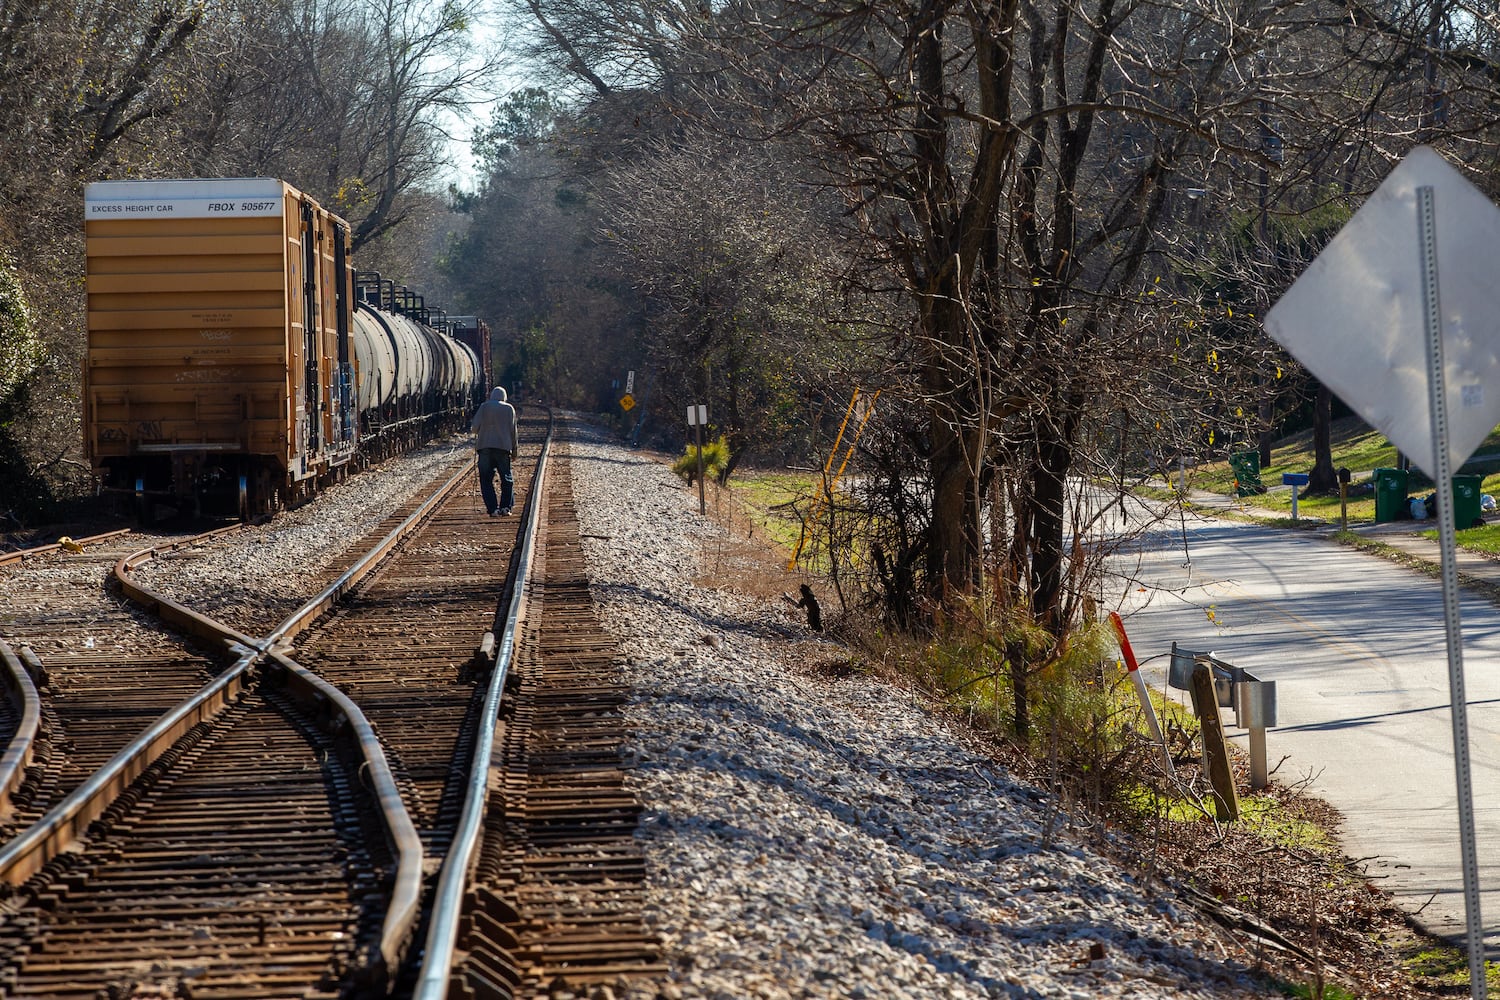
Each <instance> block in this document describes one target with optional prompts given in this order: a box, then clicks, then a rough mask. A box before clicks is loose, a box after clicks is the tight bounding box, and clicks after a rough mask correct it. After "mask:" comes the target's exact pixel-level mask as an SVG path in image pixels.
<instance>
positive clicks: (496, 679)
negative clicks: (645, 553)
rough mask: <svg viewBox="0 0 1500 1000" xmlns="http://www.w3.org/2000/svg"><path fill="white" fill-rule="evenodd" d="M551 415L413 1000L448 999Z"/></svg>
mask: <svg viewBox="0 0 1500 1000" xmlns="http://www.w3.org/2000/svg"><path fill="white" fill-rule="evenodd" d="M555 421H556V418H555V415H554V414H553V412H552V411H551V410H550V409H549V410H548V411H547V435H546V437H545V438H544V439H543V441H542V447H541V449H540V450H539V452H538V453H537V460H536V467H535V469H533V471H532V476H531V488H530V491H529V494H528V495H527V497H526V507H525V514H524V516H523V525H524V526H523V528H522V535H521V538H520V539H519V540H518V541H519V544H518V545H517V546H516V549H517V558H516V568H515V573H514V574H513V577H512V579H513V583H512V585H511V587H512V589H511V596H510V604H509V606H508V608H507V609H506V614H505V623H504V626H503V628H502V629H501V632H500V639H499V648H498V650H497V649H496V640H495V634H494V630H493V629H491V630H490V631H488V632H486V633H485V635H484V639H483V641H482V642H481V645H480V655H481V656H484V657H485V658H486V659H487V658H488V657H489V656H490V655H491V654H493V655H494V665H493V667H492V668H491V671H490V683H489V687H488V688H487V689H486V691H485V695H484V709H483V712H482V713H481V715H480V730H479V733H478V734H477V736H476V739H475V741H474V755H473V757H472V761H473V764H472V766H471V767H470V769H469V780H468V784H467V786H466V788H465V792H464V804H463V810H462V812H461V813H460V816H459V821H458V827H457V829H456V830H455V831H454V834H453V840H452V842H451V843H450V845H449V847H448V853H447V856H446V857H445V858H444V859H443V868H442V872H441V873H440V874H439V876H438V885H437V890H436V892H435V894H434V897H433V905H432V913H431V916H430V918H429V920H428V925H427V941H426V945H425V947H424V949H423V962H422V969H421V971H420V973H419V974H418V977H417V983H416V986H415V988H414V989H413V991H412V1000H444V998H446V997H448V996H449V990H448V985H449V980H450V979H451V978H452V975H453V956H454V952H455V951H456V950H457V948H458V938H459V922H460V919H461V918H462V916H463V909H464V901H465V897H466V893H467V891H468V886H469V877H470V874H471V872H472V869H473V867H474V863H475V861H476V852H477V847H478V844H479V835H480V832H481V831H482V829H483V827H484V809H485V803H486V798H487V796H488V793H489V786H490V768H491V766H492V765H491V762H490V758H491V755H492V754H493V753H494V745H495V721H496V720H497V719H498V718H499V717H500V700H501V697H502V696H503V694H504V692H505V681H506V675H507V673H508V672H509V670H510V664H511V660H512V657H513V655H514V652H515V633H516V623H517V622H518V621H519V620H520V618H521V614H522V611H523V610H524V608H525V604H526V582H527V577H528V575H529V573H530V568H531V559H532V555H533V553H534V550H535V548H536V536H537V512H538V511H539V510H540V509H541V502H542V500H541V498H542V489H543V484H544V483H545V482H546V473H547V459H548V455H549V453H550V451H551V448H552V429H553V425H554V423H555Z"/></svg>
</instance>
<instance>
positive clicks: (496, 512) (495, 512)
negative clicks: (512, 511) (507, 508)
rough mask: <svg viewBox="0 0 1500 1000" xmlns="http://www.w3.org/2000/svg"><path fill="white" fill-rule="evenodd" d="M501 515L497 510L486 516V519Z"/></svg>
mask: <svg viewBox="0 0 1500 1000" xmlns="http://www.w3.org/2000/svg"><path fill="white" fill-rule="evenodd" d="M499 513H500V512H499V511H497V510H492V511H490V512H489V513H488V514H487V515H485V516H486V517H494V516H496V515H497V514H499Z"/></svg>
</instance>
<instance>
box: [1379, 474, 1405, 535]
mask: <svg viewBox="0 0 1500 1000" xmlns="http://www.w3.org/2000/svg"><path fill="white" fill-rule="evenodd" d="M1406 475H1407V473H1406V470H1405V469H1376V470H1375V476H1374V479H1375V523H1376V524H1382V523H1384V522H1386V521H1394V520H1396V519H1397V518H1398V517H1400V516H1401V508H1402V507H1404V506H1405V505H1406Z"/></svg>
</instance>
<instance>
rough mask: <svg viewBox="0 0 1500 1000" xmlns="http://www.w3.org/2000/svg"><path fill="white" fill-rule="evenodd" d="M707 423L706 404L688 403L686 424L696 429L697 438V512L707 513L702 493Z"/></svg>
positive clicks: (705, 500) (706, 503) (706, 505)
mask: <svg viewBox="0 0 1500 1000" xmlns="http://www.w3.org/2000/svg"><path fill="white" fill-rule="evenodd" d="M706 423H708V406H707V405H706V404H704V403H690V404H689V405H688V426H689V427H693V428H696V429H697V438H698V513H700V514H707V513H708V500H707V498H706V497H705V496H704V493H703V425H704V424H706Z"/></svg>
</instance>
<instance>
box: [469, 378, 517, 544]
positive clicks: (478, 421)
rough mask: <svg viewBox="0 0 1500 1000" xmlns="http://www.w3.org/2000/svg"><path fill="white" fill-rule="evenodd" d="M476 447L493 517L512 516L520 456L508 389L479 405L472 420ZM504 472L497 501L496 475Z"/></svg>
mask: <svg viewBox="0 0 1500 1000" xmlns="http://www.w3.org/2000/svg"><path fill="white" fill-rule="evenodd" d="M469 430H471V431H473V432H474V448H475V450H476V451H478V452H479V492H480V494H481V495H482V496H483V497H484V509H485V510H486V511H488V512H489V515H490V517H495V516H496V515H499V516H500V517H509V516H510V508H511V505H512V503H513V502H514V495H513V492H512V491H513V490H514V488H515V479H514V477H513V476H512V475H511V471H510V460H511V458H513V457H514V456H515V453H516V408H515V407H514V406H511V405H510V404H509V403H507V402H506V401H505V390H504V389H502V388H500V387H499V386H496V387H495V388H493V389H491V390H490V398H489V399H487V400H485V401H484V402H483V403H481V404H480V405H479V409H478V410H477V411H475V413H474V419H473V420H471V421H469ZM497 472H498V473H500V500H499V502H498V503H497V502H496V501H495V473H497Z"/></svg>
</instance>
